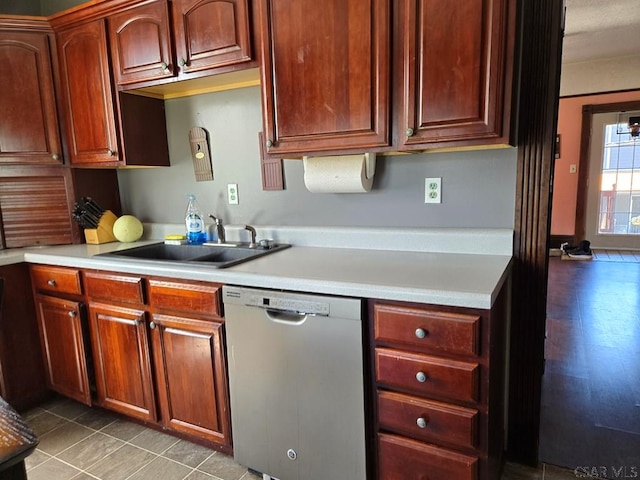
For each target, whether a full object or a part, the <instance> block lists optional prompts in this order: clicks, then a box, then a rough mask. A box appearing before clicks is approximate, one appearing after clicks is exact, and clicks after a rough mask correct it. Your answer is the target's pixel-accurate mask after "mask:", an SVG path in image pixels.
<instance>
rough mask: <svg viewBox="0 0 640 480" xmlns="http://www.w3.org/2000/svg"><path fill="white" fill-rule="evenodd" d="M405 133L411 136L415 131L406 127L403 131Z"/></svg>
mask: <svg viewBox="0 0 640 480" xmlns="http://www.w3.org/2000/svg"><path fill="white" fill-rule="evenodd" d="M405 133H406V134H407V137H413V134H414V133H415V132H414V131H413V128H407V130H406V131H405Z"/></svg>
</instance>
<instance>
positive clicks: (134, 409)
mask: <svg viewBox="0 0 640 480" xmlns="http://www.w3.org/2000/svg"><path fill="white" fill-rule="evenodd" d="M145 317H146V314H145V312H144V311H143V310H138V309H131V308H120V307H115V306H112V305H104V304H99V303H93V302H92V303H90V304H89V319H90V325H91V340H92V345H93V356H94V362H95V369H96V372H95V373H96V387H97V396H98V399H97V401H98V403H99V404H100V405H101V406H103V407H105V408H110V409H112V410H115V411H117V412H120V413H124V414H126V415H130V416H132V417H135V418H139V419H141V420H147V421H156V419H157V414H156V404H155V399H154V388H153V380H152V376H151V358H150V353H149V343H148V336H147V324H146V318H145Z"/></svg>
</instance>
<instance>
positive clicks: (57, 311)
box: [36, 294, 91, 405]
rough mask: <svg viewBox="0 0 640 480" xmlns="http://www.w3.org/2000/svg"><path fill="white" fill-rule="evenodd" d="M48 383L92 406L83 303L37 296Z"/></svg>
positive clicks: (64, 393)
mask: <svg viewBox="0 0 640 480" xmlns="http://www.w3.org/2000/svg"><path fill="white" fill-rule="evenodd" d="M36 309H37V312H38V325H39V328H40V336H41V339H42V348H43V353H44V357H45V367H46V379H47V386H48V387H49V388H50V389H51V390H54V391H56V392H58V393H60V394H62V395H65V396H67V397H70V398H73V399H74V400H77V401H79V402H82V403H85V404H87V405H91V391H90V387H89V376H88V372H87V361H86V349H85V341H84V335H83V327H82V320H83V305H82V303H81V302H77V301H73V300H66V299H63V298H56V297H51V296H48V295H40V294H38V295H36Z"/></svg>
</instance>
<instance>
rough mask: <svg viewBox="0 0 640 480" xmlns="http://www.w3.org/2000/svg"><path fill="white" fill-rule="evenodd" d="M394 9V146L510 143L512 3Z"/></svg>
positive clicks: (412, 4) (427, 0) (479, 0)
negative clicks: (396, 89)
mask: <svg viewBox="0 0 640 480" xmlns="http://www.w3.org/2000/svg"><path fill="white" fill-rule="evenodd" d="M396 7H397V8H398V10H397V16H396V25H397V28H396V30H397V32H396V34H397V35H398V36H399V38H398V39H397V40H396V51H397V52H398V54H397V55H396V71H397V72H400V73H402V75H399V76H398V78H399V79H400V85H401V88H402V90H400V91H399V100H400V101H401V104H400V105H399V108H398V111H399V116H398V131H397V132H396V137H397V139H398V143H399V144H400V146H401V147H402V148H408V149H418V148H426V147H436V146H446V145H465V144H466V145H473V144H491V143H504V144H506V143H509V141H510V119H511V114H510V112H511V88H512V87H511V86H512V75H513V63H512V60H511V59H512V57H513V46H514V36H515V33H514V32H515V21H514V19H515V8H516V2H515V1H512V0H468V1H464V2H441V1H438V0H403V1H402V2H398V3H397V4H396ZM401 63H402V64H401Z"/></svg>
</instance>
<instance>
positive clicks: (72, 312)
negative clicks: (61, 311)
mask: <svg viewBox="0 0 640 480" xmlns="http://www.w3.org/2000/svg"><path fill="white" fill-rule="evenodd" d="M67 315H69V316H70V317H71V318H73V317H77V316H78V313H77V312H76V311H75V310H70V311H69V313H67Z"/></svg>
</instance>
